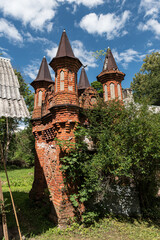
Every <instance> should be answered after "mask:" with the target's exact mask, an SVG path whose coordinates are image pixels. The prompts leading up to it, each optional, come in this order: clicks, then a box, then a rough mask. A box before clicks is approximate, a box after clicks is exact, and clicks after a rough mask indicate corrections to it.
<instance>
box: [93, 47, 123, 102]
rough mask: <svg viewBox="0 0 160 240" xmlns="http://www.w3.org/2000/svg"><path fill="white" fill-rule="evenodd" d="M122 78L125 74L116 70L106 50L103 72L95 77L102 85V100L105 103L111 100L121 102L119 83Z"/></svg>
mask: <svg viewBox="0 0 160 240" xmlns="http://www.w3.org/2000/svg"><path fill="white" fill-rule="evenodd" d="M124 76H125V74H124V73H122V72H120V71H119V70H118V67H117V64H116V62H115V59H114V57H113V55H112V52H111V50H110V49H109V48H108V49H107V53H106V57H105V61H104V65H103V70H102V72H101V73H100V74H99V75H98V76H97V80H98V81H99V82H101V83H102V84H103V98H104V101H105V102H107V101H110V100H113V99H116V100H121V101H122V100H123V95H122V86H121V82H122V81H123V79H124Z"/></svg>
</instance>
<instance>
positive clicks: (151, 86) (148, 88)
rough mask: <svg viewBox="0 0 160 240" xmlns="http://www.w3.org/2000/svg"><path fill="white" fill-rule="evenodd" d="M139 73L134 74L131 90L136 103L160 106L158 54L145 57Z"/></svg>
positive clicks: (159, 58) (159, 57) (159, 61)
mask: <svg viewBox="0 0 160 240" xmlns="http://www.w3.org/2000/svg"><path fill="white" fill-rule="evenodd" d="M143 61H144V63H143V65H142V67H141V69H140V71H139V72H138V73H137V74H135V77H134V78H133V82H132V83H131V88H132V89H133V94H134V98H135V100H136V101H137V102H143V101H144V100H145V101H147V102H148V104H153V105H158V106H159V105H160V53H159V52H153V53H151V54H150V55H147V56H146V57H145V59H144V60H143Z"/></svg>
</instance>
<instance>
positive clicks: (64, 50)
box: [56, 30, 75, 58]
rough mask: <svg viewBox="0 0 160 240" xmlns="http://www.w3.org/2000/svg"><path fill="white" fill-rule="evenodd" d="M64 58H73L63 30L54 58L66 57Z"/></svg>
mask: <svg viewBox="0 0 160 240" xmlns="http://www.w3.org/2000/svg"><path fill="white" fill-rule="evenodd" d="M66 56H68V57H72V58H75V56H74V53H73V50H72V48H71V45H70V42H69V40H68V37H67V34H66V31H65V30H64V31H63V33H62V36H61V40H60V43H59V47H58V51H57V55H56V58H57V57H66Z"/></svg>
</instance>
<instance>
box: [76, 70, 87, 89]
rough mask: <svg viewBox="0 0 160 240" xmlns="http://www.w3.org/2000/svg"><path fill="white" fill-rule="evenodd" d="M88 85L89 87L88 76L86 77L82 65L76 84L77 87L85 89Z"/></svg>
mask: <svg viewBox="0 0 160 240" xmlns="http://www.w3.org/2000/svg"><path fill="white" fill-rule="evenodd" d="M88 87H90V84H89V81H88V77H87V74H86V71H85V69H84V67H82V70H81V75H80V79H79V84H78V89H86V88H88Z"/></svg>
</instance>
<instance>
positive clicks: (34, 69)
mask: <svg viewBox="0 0 160 240" xmlns="http://www.w3.org/2000/svg"><path fill="white" fill-rule="evenodd" d="M40 64H41V61H40V60H38V59H36V60H33V61H31V64H28V65H27V66H26V67H25V68H24V69H23V73H24V74H25V75H26V76H28V77H30V78H31V79H32V80H34V79H36V77H37V74H38V71H39V68H40Z"/></svg>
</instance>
